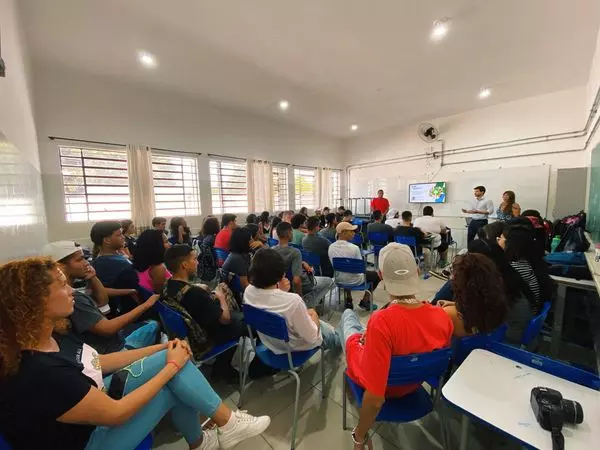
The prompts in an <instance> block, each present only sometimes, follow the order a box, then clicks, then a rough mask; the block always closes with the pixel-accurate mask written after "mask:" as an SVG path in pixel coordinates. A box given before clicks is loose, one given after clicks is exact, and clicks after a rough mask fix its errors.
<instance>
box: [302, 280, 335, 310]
mask: <svg viewBox="0 0 600 450" xmlns="http://www.w3.org/2000/svg"><path fill="white" fill-rule="evenodd" d="M315 281H316V284H315V285H314V286H313V288H312V289H311V290H310V291H309V292H307V293H306V294H304V295H303V296H302V299H303V300H304V302H305V303H306V306H308V307H309V308H314V307H315V306H317V305H318V304H319V303H321V300H323V299H324V298H325V295H327V293H328V292H329V291H331V289H332V288H333V280H332V279H331V278H328V277H315Z"/></svg>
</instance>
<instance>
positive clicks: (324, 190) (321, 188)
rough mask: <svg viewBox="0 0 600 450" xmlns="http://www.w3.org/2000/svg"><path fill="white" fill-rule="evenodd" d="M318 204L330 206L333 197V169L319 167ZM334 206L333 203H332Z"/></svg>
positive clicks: (320, 206) (319, 205) (321, 206)
mask: <svg viewBox="0 0 600 450" xmlns="http://www.w3.org/2000/svg"><path fill="white" fill-rule="evenodd" d="M317 183H318V184H317V192H318V195H317V206H318V207H319V208H323V207H324V206H330V205H329V204H330V203H331V198H332V197H333V192H332V189H333V186H332V185H331V169H325V168H319V172H318V177H317ZM331 206H333V205H331Z"/></svg>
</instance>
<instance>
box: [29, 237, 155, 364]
mask: <svg viewBox="0 0 600 450" xmlns="http://www.w3.org/2000/svg"><path fill="white" fill-rule="evenodd" d="M41 254H42V255H43V256H49V257H51V258H52V259H53V260H54V261H56V262H58V263H59V264H60V267H61V268H62V271H63V273H64V274H65V276H66V278H67V283H68V284H69V285H70V286H73V284H74V282H75V280H77V279H83V280H86V281H87V287H88V288H87V289H84V290H83V291H82V290H79V289H74V290H73V300H74V304H73V314H71V316H69V321H70V323H71V327H72V329H73V331H74V332H75V333H76V334H77V335H78V336H79V337H80V338H81V339H82V340H83V341H84V342H85V343H86V344H88V345H89V346H91V347H93V348H94V349H96V350H97V351H98V353H101V354H106V353H112V352H118V351H120V350H122V349H123V348H127V349H131V348H142V347H147V346H149V345H152V344H154V343H156V342H157V338H158V331H159V325H158V322H156V321H148V322H147V323H138V324H136V323H135V322H136V321H137V320H138V319H139V318H140V317H141V316H142V315H143V314H144V313H145V312H146V311H148V310H150V309H151V308H152V306H154V303H156V301H157V300H158V295H156V296H154V297H150V298H149V299H148V300H146V301H145V302H144V303H142V304H140V305H138V306H136V307H135V308H134V309H132V310H131V311H129V312H127V313H125V314H123V315H121V316H118V317H115V318H113V319H107V318H106V317H105V316H104V315H103V314H102V313H101V312H100V309H99V308H100V307H103V306H105V305H107V304H108V295H107V294H106V290H105V289H104V286H103V285H102V282H101V281H100V280H99V279H98V277H97V276H96V272H95V270H94V268H93V267H92V266H90V265H89V264H88V262H87V261H86V260H85V258H84V257H83V252H82V251H81V248H80V247H78V246H76V245H75V243H74V242H72V241H58V242H51V243H50V244H47V245H46V246H44V248H43V249H42V252H41ZM88 289H89V295H88V292H87V291H88Z"/></svg>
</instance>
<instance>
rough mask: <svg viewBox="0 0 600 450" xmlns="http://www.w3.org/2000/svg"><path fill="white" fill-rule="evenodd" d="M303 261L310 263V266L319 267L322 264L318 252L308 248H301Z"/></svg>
mask: <svg viewBox="0 0 600 450" xmlns="http://www.w3.org/2000/svg"><path fill="white" fill-rule="evenodd" d="M301 252H302V261H305V262H306V263H308V265H309V266H312V267H319V266H320V265H321V257H320V256H319V255H317V254H316V253H313V252H309V251H308V250H301Z"/></svg>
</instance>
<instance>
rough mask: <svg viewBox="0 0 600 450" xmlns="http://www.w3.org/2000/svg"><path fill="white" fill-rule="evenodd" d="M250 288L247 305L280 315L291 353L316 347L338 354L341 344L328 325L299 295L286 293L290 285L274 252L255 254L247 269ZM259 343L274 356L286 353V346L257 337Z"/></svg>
mask: <svg viewBox="0 0 600 450" xmlns="http://www.w3.org/2000/svg"><path fill="white" fill-rule="evenodd" d="M250 283H251V284H250V286H248V288H247V289H246V291H245V292H244V302H245V303H246V304H248V305H251V306H255V307H257V308H261V309H265V310H267V311H270V312H273V313H275V314H279V315H280V316H282V317H283V318H284V319H285V321H286V324H287V327H288V332H289V335H290V342H289V345H290V348H291V349H292V351H302V350H310V349H313V348H315V347H316V346H318V345H323V346H324V348H326V349H331V350H339V349H340V348H341V345H340V340H339V337H338V335H337V334H336V332H335V330H334V329H333V327H332V326H331V325H329V324H328V323H325V322H323V321H321V320H319V315H318V314H317V312H316V311H315V310H314V309H307V307H306V304H305V303H304V301H303V300H302V298H301V297H300V296H299V295H298V294H293V293H291V292H288V291H289V289H290V282H289V280H288V279H287V278H286V277H285V264H284V262H283V258H282V257H281V255H279V253H278V252H277V251H276V250H273V249H263V250H260V251H258V252H257V253H256V255H255V256H254V259H253V260H252V265H251V266H250ZM259 336H260V339H261V342H262V343H263V344H265V346H266V347H267V348H268V349H269V350H271V351H272V352H274V353H276V354H283V353H286V352H287V348H286V346H285V344H284V343H283V342H282V341H280V340H278V339H273V338H270V337H268V336H265V335H263V334H262V333H259Z"/></svg>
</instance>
